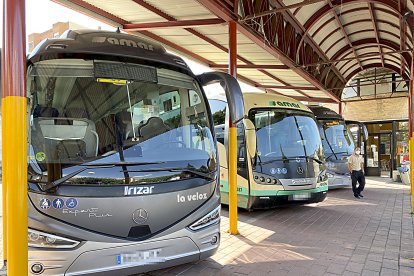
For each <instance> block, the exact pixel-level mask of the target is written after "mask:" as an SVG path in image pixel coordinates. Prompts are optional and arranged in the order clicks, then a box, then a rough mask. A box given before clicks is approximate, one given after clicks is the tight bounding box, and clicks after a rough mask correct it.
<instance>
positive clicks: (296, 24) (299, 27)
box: [272, 0, 345, 82]
mask: <svg viewBox="0 0 414 276" xmlns="http://www.w3.org/2000/svg"><path fill="white" fill-rule="evenodd" d="M272 2H273V3H276V4H278V5H279V6H280V7H284V3H283V1H281V0H273V1H272ZM283 15H284V16H285V20H286V21H287V22H289V23H290V24H291V25H292V26H293V27H294V28H295V29H296V30H297V31H298V34H299V35H300V36H299V37H296V36H295V37H294V38H295V39H294V41H293V46H294V47H293V49H292V50H291V51H292V53H291V54H290V57H292V59H294V58H295V57H296V56H297V55H298V53H297V52H296V49H297V48H298V45H299V43H298V41H299V40H301V39H300V38H301V37H302V38H303V39H304V38H305V37H306V38H307V42H308V43H310V45H311V47H312V48H313V49H314V51H315V52H316V53H318V55H319V56H320V58H321V59H323V60H329V58H328V57H327V55H326V53H325V52H324V51H323V50H322V49H321V47H320V46H319V45H318V43H316V42H315V40H314V39H313V37H312V36H310V35H309V34H308V33H307V32H306V29H305V28H304V27H303V25H302V24H301V22H299V21H298V19H297V18H296V17H295V16H294V14H292V12H291V11H290V10H286V11H285V12H284V13H283ZM300 31H302V32H303V33H300ZM303 39H302V43H303ZM299 47H300V46H299ZM299 56H300V55H299ZM332 69H333V71H334V72H335V73H336V75H337V77H338V78H339V79H340V80H341V81H343V82H345V78H344V77H343V76H342V74H341V73H340V72H339V71H338V69H337V68H336V67H335V66H334V67H333V68H332Z"/></svg>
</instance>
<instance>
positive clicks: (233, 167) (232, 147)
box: [229, 21, 239, 235]
mask: <svg viewBox="0 0 414 276" xmlns="http://www.w3.org/2000/svg"><path fill="white" fill-rule="evenodd" d="M229 73H230V75H232V76H233V77H235V78H236V77H237V25H236V22H234V21H231V22H229ZM229 218H230V227H229V233H230V234H232V235H237V234H238V233H239V231H238V230H237V130H236V126H235V125H234V124H233V118H229Z"/></svg>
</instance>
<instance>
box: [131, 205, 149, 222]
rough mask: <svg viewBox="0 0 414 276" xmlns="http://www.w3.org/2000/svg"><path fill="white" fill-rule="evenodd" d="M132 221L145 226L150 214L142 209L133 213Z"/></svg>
mask: <svg viewBox="0 0 414 276" xmlns="http://www.w3.org/2000/svg"><path fill="white" fill-rule="evenodd" d="M132 220H133V221H134V222H135V223H136V224H143V223H145V222H146V221H147V220H148V212H147V211H146V210H144V209H142V208H139V209H137V210H135V211H134V212H133V213H132Z"/></svg>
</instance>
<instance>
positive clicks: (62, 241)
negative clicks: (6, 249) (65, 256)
mask: <svg viewBox="0 0 414 276" xmlns="http://www.w3.org/2000/svg"><path fill="white" fill-rule="evenodd" d="M28 240H29V246H30V247H37V248H74V247H76V246H77V245H78V244H79V242H78V241H74V240H71V239H67V238H64V237H59V236H56V235H52V234H48V233H44V232H40V231H37V230H33V229H29V231H28Z"/></svg>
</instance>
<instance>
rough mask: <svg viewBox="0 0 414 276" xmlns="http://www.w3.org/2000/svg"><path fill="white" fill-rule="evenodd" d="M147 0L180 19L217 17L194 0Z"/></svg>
mask: <svg viewBox="0 0 414 276" xmlns="http://www.w3.org/2000/svg"><path fill="white" fill-rule="evenodd" d="M102 2H105V1H102ZM146 2H147V3H149V4H151V5H152V6H154V7H156V8H158V9H159V10H162V11H164V12H166V13H168V14H169V15H171V16H172V17H174V18H176V19H178V20H180V19H185V20H190V19H205V18H214V17H216V16H215V15H213V14H212V13H211V12H210V11H209V10H208V9H206V8H205V7H204V6H202V5H201V4H199V3H198V2H197V1H194V0H174V1H171V0H146Z"/></svg>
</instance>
